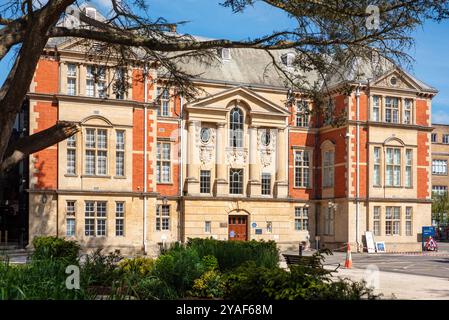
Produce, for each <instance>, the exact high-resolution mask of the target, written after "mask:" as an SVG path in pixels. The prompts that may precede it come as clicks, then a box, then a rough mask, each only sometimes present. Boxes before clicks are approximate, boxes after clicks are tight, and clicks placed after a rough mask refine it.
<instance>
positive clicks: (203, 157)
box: [200, 146, 214, 164]
mask: <svg viewBox="0 0 449 320" xmlns="http://www.w3.org/2000/svg"><path fill="white" fill-rule="evenodd" d="M213 154H214V147H213V146H201V147H200V161H201V164H208V163H210V162H211V161H212V158H213Z"/></svg>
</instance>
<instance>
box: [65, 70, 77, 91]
mask: <svg viewBox="0 0 449 320" xmlns="http://www.w3.org/2000/svg"><path fill="white" fill-rule="evenodd" d="M72 68H73V69H72ZM71 69H72V70H71ZM77 75H78V66H77V65H76V64H74V63H68V64H67V95H69V96H76V94H77V83H78V77H77Z"/></svg>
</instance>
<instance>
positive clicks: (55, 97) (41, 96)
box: [27, 92, 158, 109]
mask: <svg viewBox="0 0 449 320" xmlns="http://www.w3.org/2000/svg"><path fill="white" fill-rule="evenodd" d="M27 97H28V98H30V99H34V100H48V101H58V102H59V101H61V102H65V101H68V102H82V103H94V104H102V105H111V106H130V107H134V108H142V109H143V108H144V107H147V108H153V109H157V108H158V106H157V105H156V104H154V103H144V102H140V101H135V100H118V99H102V98H94V97H85V96H70V95H65V94H47V93H35V92H29V93H27Z"/></svg>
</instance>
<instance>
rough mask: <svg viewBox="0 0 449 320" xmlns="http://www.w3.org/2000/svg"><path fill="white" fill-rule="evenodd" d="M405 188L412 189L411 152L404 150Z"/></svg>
mask: <svg viewBox="0 0 449 320" xmlns="http://www.w3.org/2000/svg"><path fill="white" fill-rule="evenodd" d="M405 187H406V188H411V187H413V150H412V149H405Z"/></svg>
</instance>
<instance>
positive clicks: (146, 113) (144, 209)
mask: <svg viewBox="0 0 449 320" xmlns="http://www.w3.org/2000/svg"><path fill="white" fill-rule="evenodd" d="M143 73H144V102H145V104H144V106H143V111H144V112H143V113H144V120H143V127H144V129H143V132H144V137H143V146H144V147H143V251H144V254H146V253H147V170H148V168H147V167H148V161H147V142H148V141H147V140H148V139H147V138H148V128H147V127H148V125H147V122H148V109H147V105H146V103H147V102H148V79H147V76H148V67H147V65H145V66H144V71H143Z"/></svg>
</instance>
